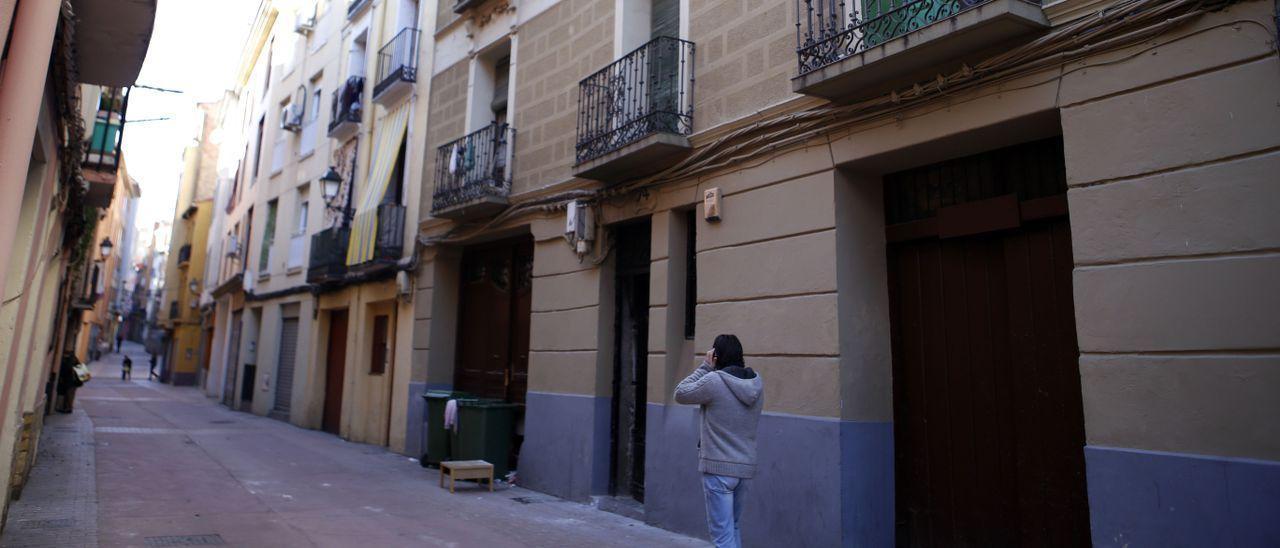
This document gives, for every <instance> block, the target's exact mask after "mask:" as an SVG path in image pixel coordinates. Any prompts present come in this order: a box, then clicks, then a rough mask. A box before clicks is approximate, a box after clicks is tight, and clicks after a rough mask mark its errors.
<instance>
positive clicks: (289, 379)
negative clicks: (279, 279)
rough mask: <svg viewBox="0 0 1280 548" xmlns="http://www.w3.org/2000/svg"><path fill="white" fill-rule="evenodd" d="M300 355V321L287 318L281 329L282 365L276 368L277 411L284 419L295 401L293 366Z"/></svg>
mask: <svg viewBox="0 0 1280 548" xmlns="http://www.w3.org/2000/svg"><path fill="white" fill-rule="evenodd" d="M297 354H298V319H297V318H285V319H284V323H283V325H282V326H281V327H280V364H279V366H278V367H277V368H276V406H275V411H276V412H277V413H279V414H280V415H283V417H284V418H288V416H289V403H290V402H291V401H293V365H294V363H295V361H296V358H297Z"/></svg>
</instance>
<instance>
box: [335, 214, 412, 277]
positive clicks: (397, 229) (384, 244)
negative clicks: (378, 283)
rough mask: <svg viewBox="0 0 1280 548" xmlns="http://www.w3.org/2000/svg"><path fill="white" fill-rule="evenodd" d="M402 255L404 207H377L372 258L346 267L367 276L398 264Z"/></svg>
mask: <svg viewBox="0 0 1280 548" xmlns="http://www.w3.org/2000/svg"><path fill="white" fill-rule="evenodd" d="M403 253H404V206H402V205H400V204H382V205H380V206H378V230H377V234H375V235H374V242H373V258H371V259H369V260H368V261H365V262H363V263H360V264H356V265H351V266H350V267H348V268H349V269H350V271H351V272H354V273H357V274H368V273H371V272H375V271H379V270H383V269H384V268H386V267H389V266H393V265H395V264H396V263H397V262H400V256H401V255H402V254H403Z"/></svg>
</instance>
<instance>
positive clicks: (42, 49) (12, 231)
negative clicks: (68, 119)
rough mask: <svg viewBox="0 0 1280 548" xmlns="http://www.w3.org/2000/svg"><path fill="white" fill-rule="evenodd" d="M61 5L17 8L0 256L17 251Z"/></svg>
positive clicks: (0, 99) (0, 89) (0, 279)
mask: <svg viewBox="0 0 1280 548" xmlns="http://www.w3.org/2000/svg"><path fill="white" fill-rule="evenodd" d="M61 8H62V2H47V1H35V2H22V3H21V4H19V5H18V9H17V11H16V12H14V14H13V22H12V27H11V30H12V31H13V37H12V38H11V41H10V42H9V43H8V44H7V46H8V47H9V58H8V60H7V61H6V63H5V68H4V74H3V76H0V257H8V256H9V254H10V253H12V251H13V240H14V237H15V236H16V234H17V231H18V218H19V217H20V213H21V208H22V195H23V192H24V190H25V187H26V186H27V184H26V183H27V166H28V165H30V162H31V148H32V146H33V144H34V141H35V134H36V124H37V122H38V121H39V119H40V101H41V98H42V97H43V95H44V84H45V76H46V74H47V73H48V70H49V53H50V52H51V51H53V35H54V31H55V30H57V28H58V13H59V10H61ZM73 114H74V113H73ZM57 163H58V162H57V159H56V158H50V159H49V164H51V165H57ZM6 270H7V269H3V268H0V288H3V287H5V281H6V279H5V278H6V277H7V272H6Z"/></svg>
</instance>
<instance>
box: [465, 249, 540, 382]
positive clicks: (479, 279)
mask: <svg viewBox="0 0 1280 548" xmlns="http://www.w3.org/2000/svg"><path fill="white" fill-rule="evenodd" d="M532 275H533V244H532V242H531V241H529V240H528V239H523V238H522V239H520V240H517V241H506V242H499V243H497V244H489V245H485V246H481V247H475V248H468V249H467V250H466V251H465V252H464V254H463V258H462V281H461V296H460V309H459V321H458V324H459V325H458V354H457V356H458V358H457V368H456V369H455V371H454V387H455V388H456V389H458V390H461V391H464V392H469V393H471V394H474V395H477V396H481V397H486V398H495V399H500V400H506V401H511V402H518V403H522V402H524V398H525V390H526V388H527V385H528V382H527V379H528V375H529V374H528V371H529V316H530V305H531V295H532V293H531V286H532Z"/></svg>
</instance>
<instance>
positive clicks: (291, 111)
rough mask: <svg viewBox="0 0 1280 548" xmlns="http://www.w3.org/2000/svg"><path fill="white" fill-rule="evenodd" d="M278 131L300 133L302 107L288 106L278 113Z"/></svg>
mask: <svg viewBox="0 0 1280 548" xmlns="http://www.w3.org/2000/svg"><path fill="white" fill-rule="evenodd" d="M280 129H283V130H285V131H294V132H297V131H302V105H289V106H287V107H284V109H282V110H281V111H280Z"/></svg>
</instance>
